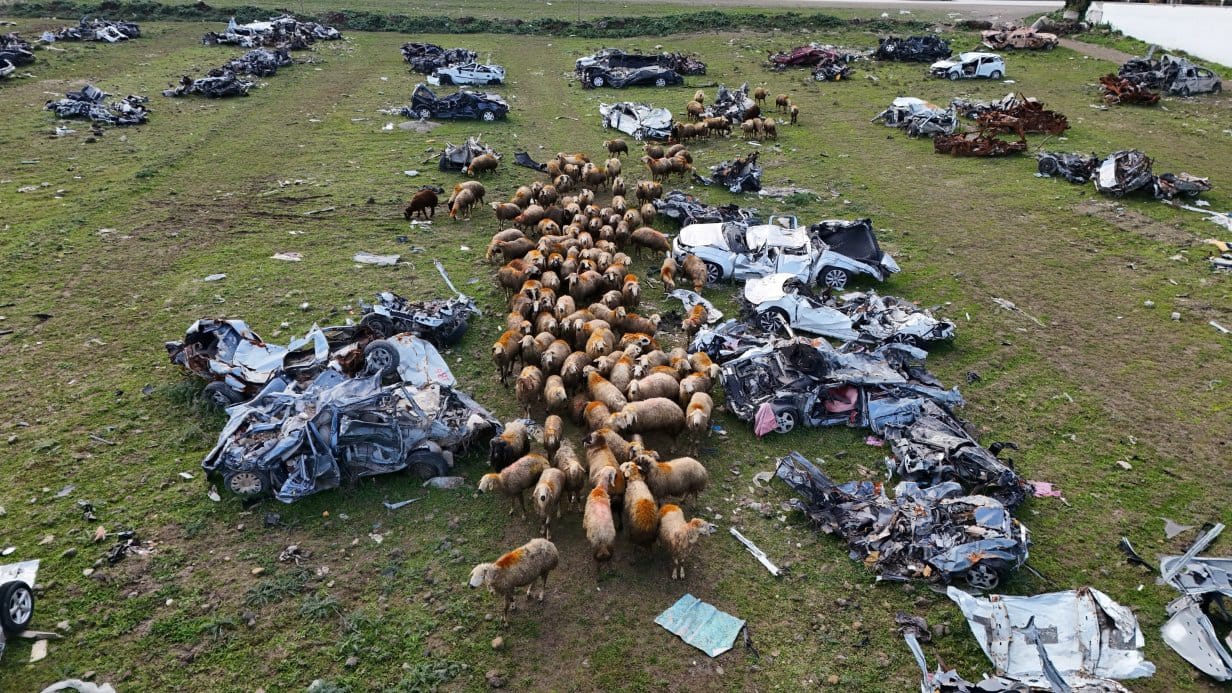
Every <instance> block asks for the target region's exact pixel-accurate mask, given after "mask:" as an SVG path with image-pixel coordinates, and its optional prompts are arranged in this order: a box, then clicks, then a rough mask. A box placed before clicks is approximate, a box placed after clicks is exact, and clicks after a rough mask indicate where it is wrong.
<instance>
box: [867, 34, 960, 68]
mask: <svg viewBox="0 0 1232 693" xmlns="http://www.w3.org/2000/svg"><path fill="white" fill-rule="evenodd" d="M952 54H953V52H952V51H951V50H950V44H949V42H948V41H946V40H944V39H942V38H939V37H937V36H908V37H907V38H898V37H895V36H886V37H883V38H881V39H879V40H878V42H877V50H876V51H873V57H874V58H876V59H877V60H899V61H902V62H912V63H927V62H931V61H935V60H940V59H941V58H948V57H950V56H951V55H952Z"/></svg>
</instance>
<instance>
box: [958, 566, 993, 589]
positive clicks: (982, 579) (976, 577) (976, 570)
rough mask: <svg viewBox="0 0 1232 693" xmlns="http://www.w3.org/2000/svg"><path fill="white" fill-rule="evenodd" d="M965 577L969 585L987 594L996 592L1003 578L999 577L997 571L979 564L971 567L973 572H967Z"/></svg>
mask: <svg viewBox="0 0 1232 693" xmlns="http://www.w3.org/2000/svg"><path fill="white" fill-rule="evenodd" d="M965 577H966V579H967V584H968V585H971V586H972V587H974V588H975V589H977V590H983V591H985V592H991V591H993V590H995V589H996V588H997V585H998V584H1000V582H1001V576H1000V575H997V571H995V570H993V569H992V568H991V567H990V566H988V565H987V564H985V563H977V564H975V565H973V566H971V570H968V571H967V575H966V576H965Z"/></svg>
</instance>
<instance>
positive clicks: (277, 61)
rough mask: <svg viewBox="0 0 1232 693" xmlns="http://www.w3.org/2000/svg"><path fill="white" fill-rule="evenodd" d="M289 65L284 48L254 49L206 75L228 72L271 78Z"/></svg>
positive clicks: (287, 55)
mask: <svg viewBox="0 0 1232 693" xmlns="http://www.w3.org/2000/svg"><path fill="white" fill-rule="evenodd" d="M291 64H293V61H292V60H291V54H290V53H289V52H288V51H287V49H286V48H274V49H267V48H254V49H252V50H250V51H248V52H247V53H245V54H244V55H242V56H240V57H238V58H232V59H231V60H228V61H227V62H226V63H225V64H223V66H222V67H220V68H216V69H213V70H210V72H209V73H208V74H209V75H210V76H211V77H217V76H219V75H222V74H225V73H228V72H230V73H234V74H237V75H253V76H256V77H272V76H274V75H276V74H278V68H280V67H287V66H289V65H291Z"/></svg>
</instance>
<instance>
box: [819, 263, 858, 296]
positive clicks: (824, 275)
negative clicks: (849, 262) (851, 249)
mask: <svg viewBox="0 0 1232 693" xmlns="http://www.w3.org/2000/svg"><path fill="white" fill-rule="evenodd" d="M849 281H851V273H850V272H848V271H847V270H845V269H843V268H841V267H829V266H827V267H823V268H822V270H821V283H822V284H823V285H825V286H827V287H829V288H831V289H834V290H836V291H842V290H843V289H846V288H847V282H849Z"/></svg>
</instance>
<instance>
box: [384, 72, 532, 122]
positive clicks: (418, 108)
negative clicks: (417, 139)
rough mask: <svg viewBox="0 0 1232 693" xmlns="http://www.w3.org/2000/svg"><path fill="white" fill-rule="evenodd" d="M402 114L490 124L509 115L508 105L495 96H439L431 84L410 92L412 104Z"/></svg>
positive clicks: (464, 93) (473, 93)
mask: <svg viewBox="0 0 1232 693" xmlns="http://www.w3.org/2000/svg"><path fill="white" fill-rule="evenodd" d="M402 113H403V115H406V116H409V117H418V118H423V119H425V120H427V119H428V118H438V119H455V120H483V121H486V122H489V123H491V122H494V121H496V120H497V119H498V118H504V117H505V116H506V115H508V114H509V104H508V103H507V102H506V101H505V100H504V99H503V98H501V97H500V96H498V95H496V94H491V93H488V92H479V91H467V90H465V89H463V90H459V91H458V92H457V93H456V94H450V95H449V96H446V97H439V96H437V95H436V93H435V92H433V91H432V90H431V89H429V88H428V85H426V84H424V83H423V82H420V83H419V84H417V85H415V90H414V91H412V92H411V105H410V106H405V107H403V109H402Z"/></svg>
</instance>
